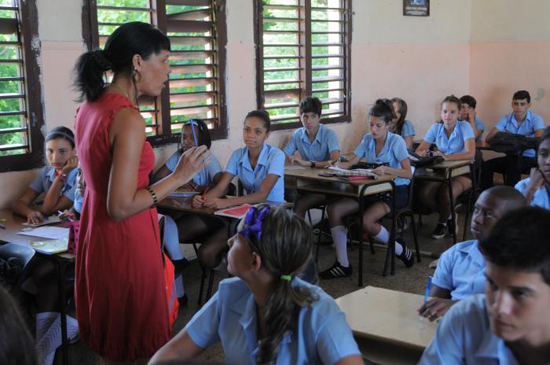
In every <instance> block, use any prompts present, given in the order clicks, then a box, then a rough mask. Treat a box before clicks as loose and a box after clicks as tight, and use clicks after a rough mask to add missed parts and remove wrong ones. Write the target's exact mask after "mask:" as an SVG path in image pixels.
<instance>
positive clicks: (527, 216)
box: [420, 208, 550, 365]
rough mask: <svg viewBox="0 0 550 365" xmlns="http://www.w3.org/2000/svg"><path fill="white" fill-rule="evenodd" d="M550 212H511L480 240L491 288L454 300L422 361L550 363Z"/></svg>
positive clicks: (524, 210) (451, 362) (427, 362)
mask: <svg viewBox="0 0 550 365" xmlns="http://www.w3.org/2000/svg"><path fill="white" fill-rule="evenodd" d="M548 222H550V212H549V211H548V210H545V209H541V208H523V209H519V210H515V211H512V212H509V213H507V214H506V215H505V216H504V217H502V218H501V219H500V220H499V221H498V222H497V223H496V225H495V226H494V227H493V229H492V230H491V233H490V234H489V237H487V238H485V239H483V240H481V241H480V243H479V247H480V250H481V252H483V255H484V257H485V261H486V276H487V286H486V289H485V294H478V295H474V296H473V297H470V298H468V299H465V300H461V301H460V302H459V303H457V304H456V305H454V306H453V307H452V308H451V310H449V312H447V314H446V315H445V316H444V317H443V318H442V319H441V321H440V322H439V325H438V327H437V330H436V333H435V337H434V339H433V340H432V342H431V343H430V345H429V346H428V347H427V348H426V350H425V351H424V354H423V355H422V358H421V360H420V364H430V365H431V364H449V365H454V364H475V365H484V364H548V363H550V351H549V349H550V316H549V315H548V308H550V245H549V244H548Z"/></svg>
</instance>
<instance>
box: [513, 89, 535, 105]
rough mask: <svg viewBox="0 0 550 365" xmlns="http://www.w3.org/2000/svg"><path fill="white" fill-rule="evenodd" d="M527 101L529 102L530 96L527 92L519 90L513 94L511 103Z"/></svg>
mask: <svg viewBox="0 0 550 365" xmlns="http://www.w3.org/2000/svg"><path fill="white" fill-rule="evenodd" d="M524 99H526V100H527V103H530V102H531V95H530V94H529V91H527V90H519V91H516V92H515V93H514V96H513V97H512V101H514V100H524Z"/></svg>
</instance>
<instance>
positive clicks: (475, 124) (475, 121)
mask: <svg viewBox="0 0 550 365" xmlns="http://www.w3.org/2000/svg"><path fill="white" fill-rule="evenodd" d="M460 102H461V103H462V105H461V106H460V120H463V121H465V122H468V123H470V126H471V127H472V130H473V131H474V135H475V140H476V142H481V141H482V140H483V131H485V124H484V123H483V122H482V121H481V119H479V117H478V116H477V112H476V106H477V101H476V99H475V98H474V97H473V96H471V95H464V96H463V97H461V98H460Z"/></svg>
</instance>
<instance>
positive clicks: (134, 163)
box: [107, 108, 210, 221]
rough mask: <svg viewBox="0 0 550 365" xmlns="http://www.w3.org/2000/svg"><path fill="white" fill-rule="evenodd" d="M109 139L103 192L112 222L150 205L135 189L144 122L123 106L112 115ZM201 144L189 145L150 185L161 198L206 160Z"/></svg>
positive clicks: (147, 195) (144, 192) (143, 191)
mask: <svg viewBox="0 0 550 365" xmlns="http://www.w3.org/2000/svg"><path fill="white" fill-rule="evenodd" d="M109 139H110V141H111V145H112V148H113V162H112V165H111V173H110V178H109V188H108V194H107V212H108V213H109V215H110V216H111V218H112V219H113V220H115V221H120V220H122V219H125V218H127V217H129V216H132V215H134V214H136V213H139V212H141V211H143V210H145V209H148V208H150V207H151V205H152V204H153V198H152V196H151V194H150V193H149V191H147V190H146V189H139V190H138V189H137V180H138V169H139V164H140V159H141V152H142V149H143V143H144V141H145V121H144V120H143V118H142V117H141V115H140V114H139V112H138V111H137V110H135V109H131V108H124V109H121V110H120V111H118V112H117V113H116V114H115V117H114V120H113V123H112V125H111V129H110V131H109ZM206 151H207V149H206V147H205V146H202V147H199V148H191V149H189V150H188V151H186V152H185V153H184V154H183V155H182V157H181V158H180V160H179V162H178V166H177V167H176V169H175V170H174V172H173V173H171V174H170V175H168V176H167V177H165V178H164V179H162V180H161V181H159V182H157V183H156V184H155V185H153V186H151V187H150V188H151V189H152V190H153V191H154V193H155V194H156V196H157V200H158V201H161V200H162V199H164V198H165V197H166V196H167V195H168V194H169V193H171V192H172V191H174V190H176V189H177V188H178V187H179V186H181V185H183V184H185V183H187V182H188V181H189V180H190V179H191V178H192V177H193V176H194V175H195V174H196V173H197V172H199V171H200V169H202V168H203V167H204V166H205V165H206V164H207V163H208V162H209V161H210V158H209V157H208V156H209V155H208V154H207V153H205V152H206Z"/></svg>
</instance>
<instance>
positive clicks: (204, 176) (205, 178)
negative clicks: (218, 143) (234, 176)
mask: <svg viewBox="0 0 550 365" xmlns="http://www.w3.org/2000/svg"><path fill="white" fill-rule="evenodd" d="M182 154H183V153H182V152H180V151H176V152H174V154H173V155H172V156H170V158H169V159H168V161H166V167H167V168H168V170H170V172H173V171H174V170H175V169H176V166H177V165H178V161H179V160H180V157H181V155H182ZM220 172H222V167H221V166H220V162H219V161H218V159H217V158H216V156H214V155H213V154H210V162H209V163H208V165H206V166H205V167H203V168H202V170H200V171H199V173H198V174H196V175H195V176H193V182H194V183H195V184H196V185H208V184H211V183H212V182H213V181H214V176H216V174H218V173H220Z"/></svg>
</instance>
